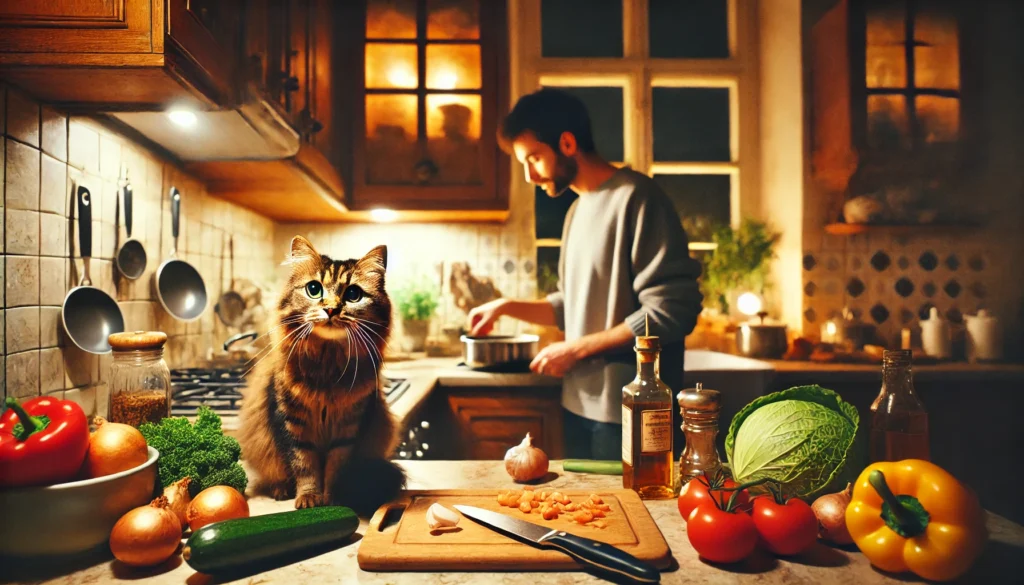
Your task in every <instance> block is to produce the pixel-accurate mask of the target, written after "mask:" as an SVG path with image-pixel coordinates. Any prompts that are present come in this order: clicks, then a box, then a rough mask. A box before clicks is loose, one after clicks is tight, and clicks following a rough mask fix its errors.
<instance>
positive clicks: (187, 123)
mask: <svg viewBox="0 0 1024 585" xmlns="http://www.w3.org/2000/svg"><path fill="white" fill-rule="evenodd" d="M167 117H168V118H170V119H171V122H174V123H175V124H176V125H177V126H180V127H181V128H192V127H193V126H195V125H196V120H197V118H196V114H195V112H190V111H188V110H169V111H168V112H167Z"/></svg>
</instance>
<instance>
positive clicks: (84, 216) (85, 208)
mask: <svg viewBox="0 0 1024 585" xmlns="http://www.w3.org/2000/svg"><path fill="white" fill-rule="evenodd" d="M75 199H76V200H77V202H78V251H79V253H80V254H81V255H82V268H83V270H82V282H81V285H82V286H87V285H91V284H92V279H91V278H89V258H90V257H91V256H92V194H91V193H89V189H88V188H86V187H85V185H79V186H78V189H77V190H76V194H75Z"/></svg>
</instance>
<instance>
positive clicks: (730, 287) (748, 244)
mask: <svg viewBox="0 0 1024 585" xmlns="http://www.w3.org/2000/svg"><path fill="white" fill-rule="evenodd" d="M780 235H781V234H779V233H777V232H774V231H772V230H771V229H770V228H769V227H768V224H766V223H764V222H761V221H757V220H754V219H750V218H746V219H744V220H743V221H742V222H741V223H740V227H739V228H736V229H733V228H732V227H731V226H728V225H724V226H718V227H716V228H715V229H714V231H713V233H712V237H711V239H712V242H714V243H715V249H714V251H712V252H711V253H710V254H708V255H707V256H706V257H705V258H704V274H703V276H702V277H701V281H700V283H701V292H703V293H704V303H705V305H706V306H708V307H710V308H713V309H717V310H718V311H719V313H720V314H721V315H723V316H728V315H729V311H730V300H731V299H732V298H733V297H734V296H735V295H736V294H738V293H740V292H744V291H750V292H754V293H757V294H758V295H760V296H761V297H762V298H763V297H764V295H765V290H766V289H767V288H768V287H769V284H770V283H769V282H768V272H769V270H770V268H771V264H770V263H771V260H772V259H773V258H775V246H776V244H777V243H778V241H779V237H780Z"/></svg>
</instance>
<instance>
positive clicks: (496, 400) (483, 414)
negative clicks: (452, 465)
mask: <svg viewBox="0 0 1024 585" xmlns="http://www.w3.org/2000/svg"><path fill="white" fill-rule="evenodd" d="M435 392H436V393H437V395H439V397H440V399H439V402H438V403H436V407H437V411H435V412H436V414H435V415H434V417H436V418H437V419H439V420H440V421H441V424H440V425H434V426H433V427H432V428H433V429H435V431H434V432H438V429H447V432H446V433H444V434H445V435H446V436H443V437H438V439H435V442H436V441H437V440H441V441H442V445H444V447H443V448H444V449H445V450H446V452H447V454H448V456H449V457H450V458H453V459H503V458H504V457H505V452H506V451H508V449H509V448H510V447H513V446H515V445H518V444H519V443H521V442H522V440H523V437H525V436H526V433H530V436H531V437H532V438H533V444H534V445H536V446H538V447H540V448H541V449H543V450H544V452H545V453H546V454H547V455H548V457H549V458H551V459H558V458H561V457H562V406H561V392H560V391H558V389H552V388H504V387H493V386H492V387H487V388H442V389H439V390H438V391H435ZM438 411H440V412H438Z"/></svg>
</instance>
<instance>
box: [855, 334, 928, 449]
mask: <svg viewBox="0 0 1024 585" xmlns="http://www.w3.org/2000/svg"><path fill="white" fill-rule="evenodd" d="M910 358H911V353H910V351H909V350H895V351H886V352H885V354H884V355H883V357H882V391H881V392H879V393H878V397H877V398H875V402H874V403H873V404H872V405H871V437H870V446H869V448H870V456H871V462H872V463H874V462H876V461H900V460H902V459H924V460H928V459H929V450H928V412H927V411H925V409H924V405H923V404H921V400H920V399H918V397H917V394H915V393H914V380H913V375H912V373H911V368H910Z"/></svg>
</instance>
